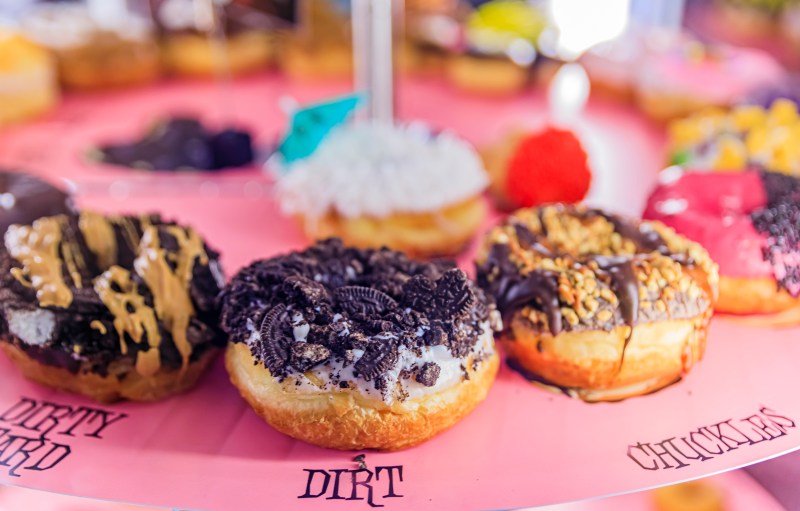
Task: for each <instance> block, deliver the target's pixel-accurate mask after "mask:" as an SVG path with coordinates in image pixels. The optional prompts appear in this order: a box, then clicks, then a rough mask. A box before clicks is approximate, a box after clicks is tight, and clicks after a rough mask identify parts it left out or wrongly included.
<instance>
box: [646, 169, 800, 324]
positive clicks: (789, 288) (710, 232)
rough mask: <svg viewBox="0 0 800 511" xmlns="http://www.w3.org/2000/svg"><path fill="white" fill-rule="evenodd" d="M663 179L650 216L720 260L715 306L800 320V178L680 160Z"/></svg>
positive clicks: (763, 319) (753, 319)
mask: <svg viewBox="0 0 800 511" xmlns="http://www.w3.org/2000/svg"><path fill="white" fill-rule="evenodd" d="M660 181H661V182H660V183H659V185H658V186H657V187H656V188H655V189H654V190H653V192H652V193H651V195H650V197H649V198H648V201H647V207H646V208H645V211H644V217H645V218H648V219H653V220H659V221H661V222H664V223H665V224H666V225H668V226H669V227H672V228H673V229H675V230H676V231H677V232H679V233H680V234H682V235H684V236H686V237H688V238H690V239H692V240H694V241H697V242H698V243H701V244H702V245H703V246H704V247H706V248H707V250H708V251H709V253H710V254H711V256H712V257H713V258H714V260H715V261H716V262H717V263H718V264H719V271H720V282H719V300H718V301H717V303H716V305H715V309H716V311H717V312H722V313H728V314H734V315H737V316H739V317H738V318H737V319H738V320H740V321H746V322H748V323H753V324H760V325H764V324H767V325H792V324H797V323H800V283H799V281H800V273H798V272H800V263H798V259H800V258H799V257H798V254H800V249H798V246H797V242H798V239H800V230H798V228H797V225H796V220H795V219H796V217H797V215H798V208H800V201H798V197H800V179H798V178H797V177H795V176H790V175H783V174H779V173H775V172H764V171H761V172H757V171H744V172H705V171H692V170H686V171H684V170H683V169H680V168H677V167H673V168H670V169H667V170H665V171H664V172H663V173H662V176H661V179H660ZM765 256H766V257H765Z"/></svg>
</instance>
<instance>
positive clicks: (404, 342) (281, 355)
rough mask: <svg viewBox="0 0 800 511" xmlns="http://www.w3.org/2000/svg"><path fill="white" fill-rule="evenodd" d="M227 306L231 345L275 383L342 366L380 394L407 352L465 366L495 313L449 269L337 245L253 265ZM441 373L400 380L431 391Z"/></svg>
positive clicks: (422, 371) (430, 369) (427, 369)
mask: <svg viewBox="0 0 800 511" xmlns="http://www.w3.org/2000/svg"><path fill="white" fill-rule="evenodd" d="M222 304H223V305H222V328H223V329H224V330H225V331H226V332H227V333H228V334H229V335H230V339H231V341H232V342H235V343H247V344H248V346H249V347H250V350H251V352H252V354H253V356H254V357H255V359H256V360H257V361H258V362H259V363H261V364H263V365H264V366H265V367H266V368H267V369H269V371H270V373H271V374H272V375H273V376H275V377H278V378H281V379H283V378H285V377H286V376H288V375H291V374H292V373H302V372H304V371H307V370H308V369H310V368H311V367H314V366H316V365H318V364H323V363H326V362H328V361H331V362H333V361H336V362H337V364H341V365H342V366H344V367H352V369H353V374H354V376H356V377H360V378H363V379H365V380H368V381H374V382H375V386H376V388H378V389H380V388H381V385H384V384H385V382H384V381H383V377H382V374H383V373H385V372H386V371H387V370H389V369H390V368H392V367H394V366H395V364H396V363H397V361H398V356H400V352H401V347H404V348H405V350H410V351H412V352H415V353H419V352H420V350H421V349H422V348H423V347H425V346H436V345H443V346H445V347H446V348H447V350H448V351H449V352H450V353H452V354H453V355H454V356H456V357H463V358H464V360H465V363H466V361H467V360H468V359H469V357H470V356H471V354H472V353H473V348H474V347H475V346H476V344H477V342H478V339H479V337H480V335H481V334H483V333H484V329H485V328H486V326H487V325H488V324H489V323H488V322H489V321H490V316H491V315H492V314H491V311H493V310H494V305H493V304H492V303H491V301H490V300H487V298H486V296H485V295H484V293H483V291H482V290H481V289H479V288H478V287H477V286H475V285H474V284H473V283H472V282H471V281H470V280H469V279H468V278H467V277H466V275H465V274H464V272H463V271H461V270H459V269H457V268H455V267H454V265H453V263H451V262H420V261H413V260H411V259H409V258H408V257H406V256H405V255H404V254H402V253H400V252H395V251H391V250H389V249H386V248H383V249H380V250H360V249H355V248H347V247H345V246H343V245H342V242H341V241H340V240H338V239H329V240H325V241H321V242H318V243H316V244H315V245H313V246H311V247H309V248H308V249H306V250H303V251H301V252H292V253H290V254H286V255H282V256H277V257H273V258H271V259H266V260H261V261H257V262H255V263H253V264H251V265H250V266H248V267H246V268H244V269H243V270H241V271H240V272H239V273H238V274H237V275H236V276H235V277H234V278H233V280H232V281H231V283H230V284H229V285H228V286H227V287H226V288H225V290H224V291H223V294H222ZM360 352H363V355H360V356H357V355H356V353H360ZM477 362H478V361H476V363H477ZM439 372H440V368H439V367H438V366H437V365H436V364H435V363H434V362H428V363H426V364H421V365H420V366H419V367H416V368H415V369H414V370H410V371H407V372H406V373H405V374H401V375H400V377H401V378H407V379H411V378H414V379H415V380H416V381H417V382H419V383H422V384H423V385H426V386H432V385H434V384H435V383H436V380H437V378H438V377H439ZM350 383H351V382H347V381H342V382H339V384H340V385H342V386H349V385H350Z"/></svg>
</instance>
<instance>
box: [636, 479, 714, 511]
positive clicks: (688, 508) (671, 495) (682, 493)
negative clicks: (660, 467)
mask: <svg viewBox="0 0 800 511" xmlns="http://www.w3.org/2000/svg"><path fill="white" fill-rule="evenodd" d="M652 497H653V504H655V508H656V510H657V511H725V509H726V505H725V495H724V494H723V492H722V490H721V489H720V488H719V487H718V486H716V485H714V484H712V483H710V482H708V481H702V480H701V481H689V482H687V483H680V484H674V485H671V486H664V487H662V488H658V489H656V490H653V492H652Z"/></svg>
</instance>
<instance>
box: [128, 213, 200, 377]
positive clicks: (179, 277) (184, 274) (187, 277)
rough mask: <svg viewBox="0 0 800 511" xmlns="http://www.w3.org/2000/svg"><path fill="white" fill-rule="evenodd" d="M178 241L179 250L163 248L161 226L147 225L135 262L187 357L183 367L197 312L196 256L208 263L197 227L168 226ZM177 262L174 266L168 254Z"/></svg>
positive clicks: (188, 353)
mask: <svg viewBox="0 0 800 511" xmlns="http://www.w3.org/2000/svg"><path fill="white" fill-rule="evenodd" d="M164 228H165V229H166V230H167V232H168V233H169V234H170V235H171V236H173V237H174V238H175V240H176V241H177V243H178V251H177V253H174V254H170V253H168V252H167V251H165V250H164V249H162V248H161V244H160V241H159V238H158V230H157V229H156V228H155V227H152V226H150V227H147V228H145V230H144V234H143V235H142V241H141V243H140V246H139V256H138V257H137V258H136V260H135V261H134V262H133V266H134V268H135V269H136V273H138V274H139V275H141V277H142V278H143V279H144V281H145V283H146V284H147V287H148V288H150V292H151V293H152V294H153V305H154V307H155V311H156V314H157V315H158V317H159V319H161V321H163V322H164V325H165V326H166V328H167V329H169V331H170V333H171V334H172V340H173V342H174V343H175V347H176V348H177V349H178V352H179V353H180V354H181V358H182V359H183V369H184V370H185V369H186V367H188V365H189V357H190V356H191V354H192V345H191V343H190V342H189V339H188V338H187V336H186V329H187V328H188V327H189V321H190V320H191V318H192V316H194V312H195V311H194V306H193V305H192V299H191V297H190V296H189V283H190V282H191V280H192V269H193V268H194V263H195V260H196V259H199V260H200V262H201V264H208V255H207V254H206V251H205V247H204V246H203V240H202V239H200V236H199V235H198V234H197V233H196V232H195V231H194V230H193V229H186V230H184V229H181V228H179V227H176V226H168V227H164ZM168 257H169V258H170V259H171V260H172V262H173V263H175V269H174V270H173V269H172V267H171V266H170V264H169V261H168V260H167V258H168Z"/></svg>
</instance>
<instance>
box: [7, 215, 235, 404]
mask: <svg viewBox="0 0 800 511" xmlns="http://www.w3.org/2000/svg"><path fill="white" fill-rule="evenodd" d="M222 285H223V278H222V271H221V268H220V266H219V255H218V254H217V253H216V252H214V251H213V250H211V249H209V248H208V247H207V246H206V244H205V243H204V242H203V240H202V238H201V237H200V235H199V234H198V233H197V232H196V231H195V230H194V229H192V228H191V227H184V226H180V225H177V224H174V223H171V222H165V221H163V220H162V219H161V218H159V217H158V216H152V215H143V216H117V215H109V216H104V215H101V214H99V213H94V212H90V211H81V212H79V213H70V214H66V215H57V216H50V217H44V218H40V219H38V220H36V221H34V222H33V223H32V224H30V225H12V226H11V227H9V228H8V231H6V234H5V250H3V251H0V294H1V295H2V300H0V311H1V312H2V321H0V348H1V349H2V350H3V352H5V354H6V355H7V356H8V357H9V358H10V359H11V361H12V362H13V363H14V364H15V365H16V366H17V367H18V368H19V370H20V371H21V372H22V373H23V374H24V375H25V376H26V377H27V378H29V379H31V380H34V381H36V382H39V383H41V384H44V385H47V386H50V387H53V388H56V389H60V390H65V391H69V392H74V393H78V394H83V395H85V396H88V397H90V398H92V399H95V400H97V401H101V402H111V401H117V400H119V399H131V400H136V401H154V400H158V399H162V398H164V397H167V396H170V395H173V394H176V393H179V392H183V391H185V390H187V389H189V388H191V387H192V386H193V385H194V384H195V382H196V381H197V379H198V378H199V377H200V375H201V374H202V373H203V371H204V370H205V369H206V368H207V367H208V366H209V364H210V363H211V361H212V360H213V358H214V355H215V354H217V353H218V352H219V350H220V348H221V347H222V346H224V338H223V337H222V335H221V332H220V331H219V328H218V314H219V311H218V308H217V302H216V298H217V294H218V293H219V291H220V288H221V286H222Z"/></svg>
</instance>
